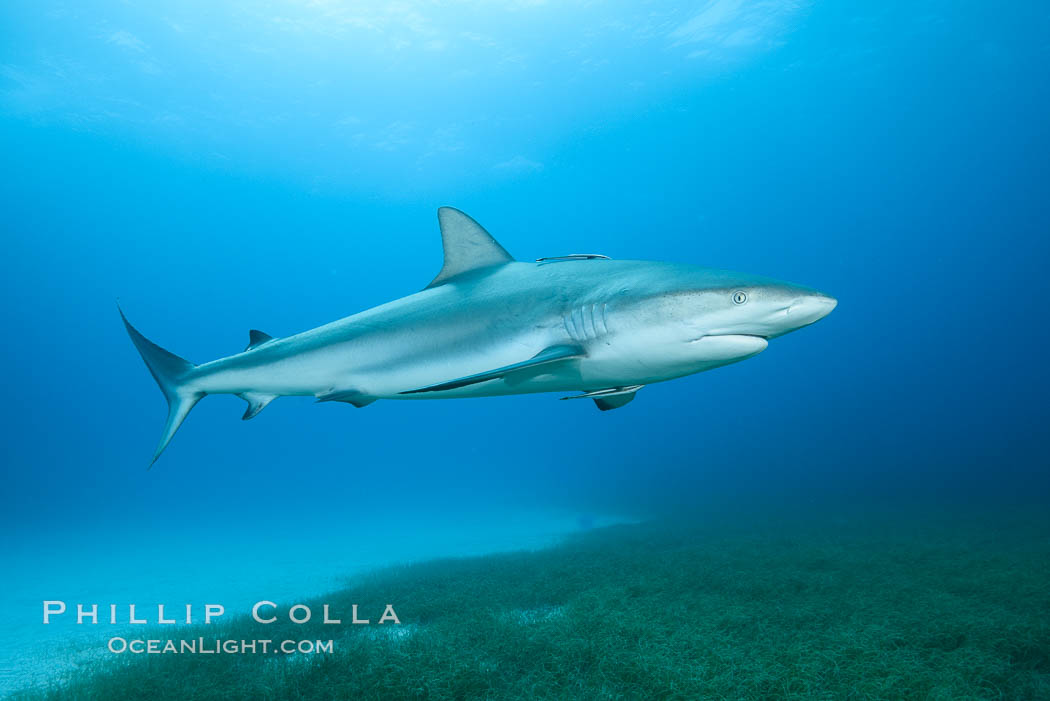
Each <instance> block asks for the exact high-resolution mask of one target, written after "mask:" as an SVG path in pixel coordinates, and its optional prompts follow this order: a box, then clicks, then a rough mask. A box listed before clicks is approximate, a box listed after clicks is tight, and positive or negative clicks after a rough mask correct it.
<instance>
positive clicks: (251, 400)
mask: <svg viewBox="0 0 1050 701" xmlns="http://www.w3.org/2000/svg"><path fill="white" fill-rule="evenodd" d="M250 347H251V346H249V348H250ZM237 396H238V397H240V398H241V399H243V400H244V401H246V402H248V408H247V409H245V410H244V416H242V417H241V420H242V421H247V420H248V419H253V418H255V417H256V416H258V414H259V412H260V411H262V410H263V409H265V408H266V405H267V404H269V403H270V402H272V401H273V400H274V399H277V395H276V394H261V393H259V392H241V393H240V394H238V395H237Z"/></svg>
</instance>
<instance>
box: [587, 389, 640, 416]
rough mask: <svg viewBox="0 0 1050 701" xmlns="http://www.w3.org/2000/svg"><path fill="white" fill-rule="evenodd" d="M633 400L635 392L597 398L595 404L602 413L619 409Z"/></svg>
mask: <svg viewBox="0 0 1050 701" xmlns="http://www.w3.org/2000/svg"><path fill="white" fill-rule="evenodd" d="M633 399H634V392H624V393H623V394H616V395H613V396H611V397H595V398H594V404H595V406H597V407H598V408H599V409H601V410H602V411H609V410H610V409H619V408H620V407H622V406H623V405H624V404H627V403H628V402H630V401H631V400H633Z"/></svg>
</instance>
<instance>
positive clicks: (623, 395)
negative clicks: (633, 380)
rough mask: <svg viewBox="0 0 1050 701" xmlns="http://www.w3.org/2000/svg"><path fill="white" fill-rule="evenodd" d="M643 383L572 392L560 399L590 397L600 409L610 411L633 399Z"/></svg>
mask: <svg viewBox="0 0 1050 701" xmlns="http://www.w3.org/2000/svg"><path fill="white" fill-rule="evenodd" d="M644 386H645V385H630V386H627V387H610V388H609V389H597V390H594V391H593V392H585V393H583V394H574V395H572V396H571V397H562V399H584V398H588V397H589V398H590V399H593V400H594V404H595V405H596V406H597V407H598V408H599V409H601V410H602V411H610V410H611V409H619V408H620V407H622V406H623V405H624V404H627V403H628V402H630V401H631V400H632V399H634V395H635V393H636V392H637V391H638V390H640V389H641V388H642V387H644Z"/></svg>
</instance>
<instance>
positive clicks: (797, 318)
mask: <svg viewBox="0 0 1050 701" xmlns="http://www.w3.org/2000/svg"><path fill="white" fill-rule="evenodd" d="M838 303H839V302H838V300H837V299H835V298H834V297H829V296H828V295H825V294H820V293H815V294H808V295H805V296H804V297H801V298H799V299H797V300H795V301H794V302H792V303H791V305H790V306H789V307H788V308H787V317H788V318H789V319H791V321H792V323H793V324H794V323H797V324H798V326H796V328H798V327H801V326H808V325H809V324H812V323H814V322H817V321H820V320H821V319H823V318H824V317H826V316H827V315H828V314H830V313H831V310H832V309H834V308H835V306H836V305H837V304H838Z"/></svg>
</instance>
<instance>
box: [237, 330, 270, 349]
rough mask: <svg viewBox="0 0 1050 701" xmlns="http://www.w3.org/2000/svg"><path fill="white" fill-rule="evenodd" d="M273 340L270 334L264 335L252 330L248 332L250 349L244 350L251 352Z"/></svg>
mask: <svg viewBox="0 0 1050 701" xmlns="http://www.w3.org/2000/svg"><path fill="white" fill-rule="evenodd" d="M272 340H273V336H271V335H270V334H268V333H263V332H262V331H259V330H258V329H252V330H251V331H249V332H248V347H247V348H245V349H244V350H246V351H250V350H251V349H252V348H258V347H259V346H261V345H262V344H264V343H269V342H270V341H272Z"/></svg>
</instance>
